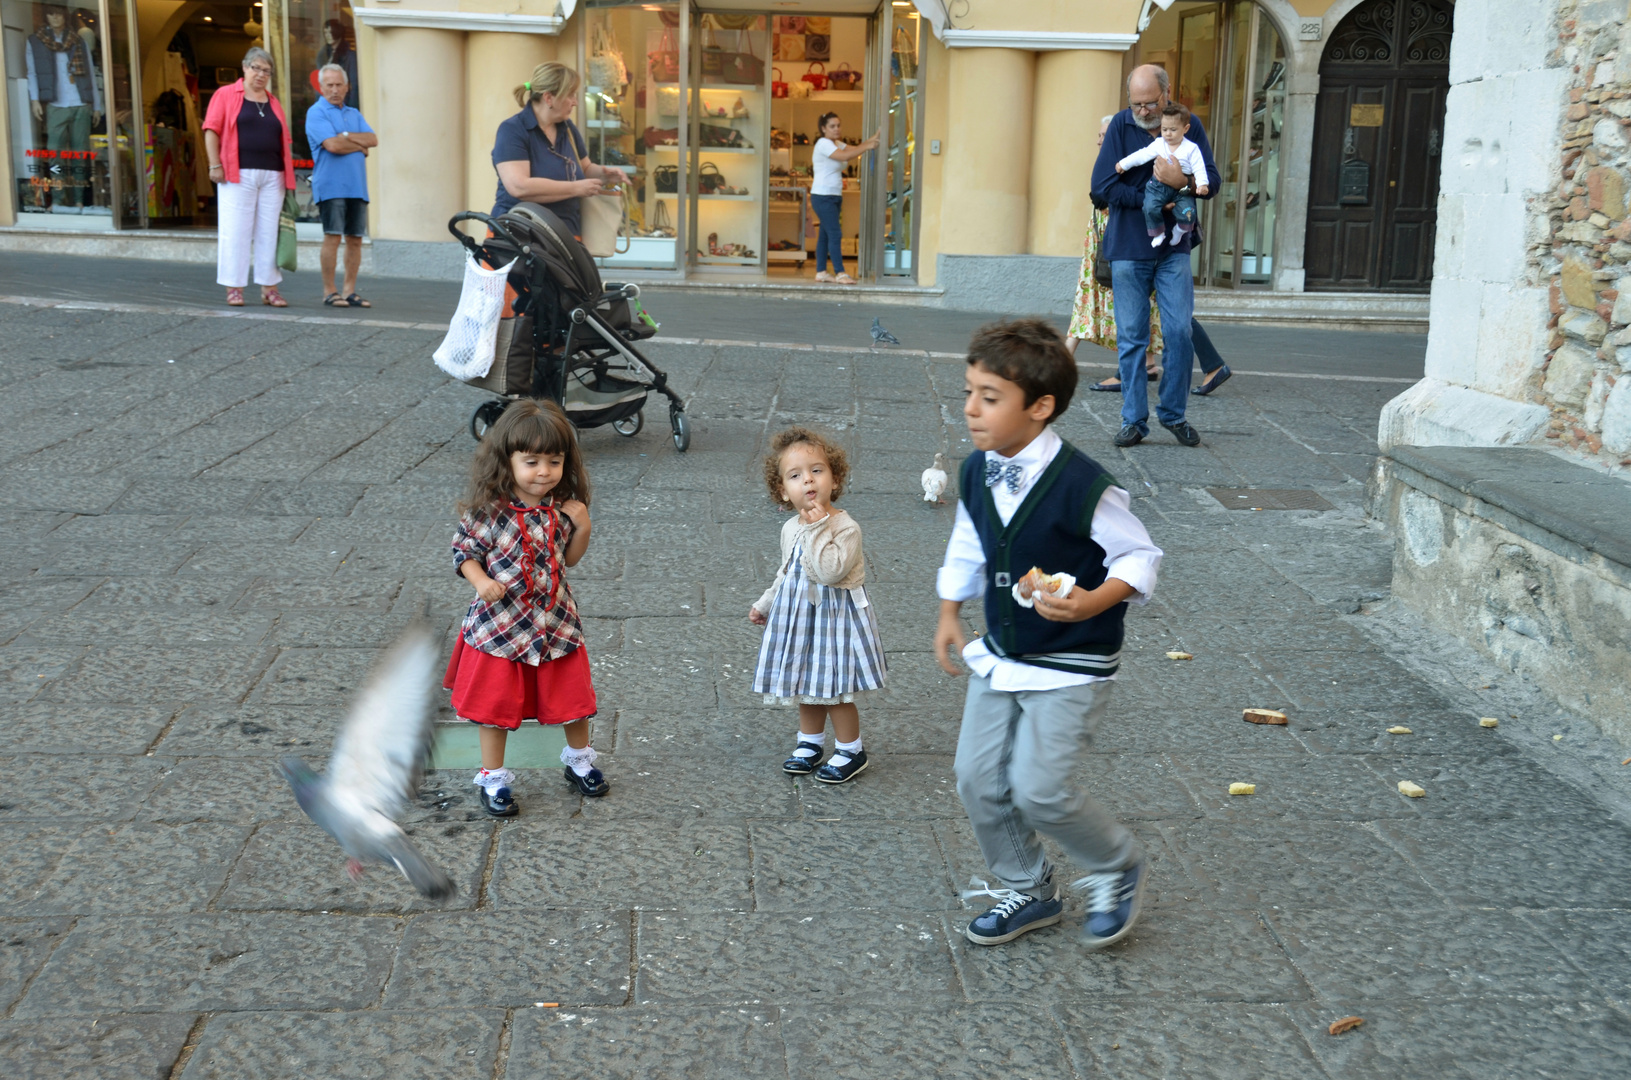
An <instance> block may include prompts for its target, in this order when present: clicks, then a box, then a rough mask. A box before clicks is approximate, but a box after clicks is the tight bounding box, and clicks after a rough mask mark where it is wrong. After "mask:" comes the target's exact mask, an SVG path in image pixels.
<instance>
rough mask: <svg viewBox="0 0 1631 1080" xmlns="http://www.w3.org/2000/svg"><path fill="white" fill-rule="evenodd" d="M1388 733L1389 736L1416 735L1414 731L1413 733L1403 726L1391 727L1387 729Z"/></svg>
mask: <svg viewBox="0 0 1631 1080" xmlns="http://www.w3.org/2000/svg"><path fill="white" fill-rule="evenodd" d="M1387 733H1388V734H1389V735H1414V734H1415V732H1414V731H1411V730H1410V729H1409V728H1407V727H1404V726H1403V725H1399V726H1395V727H1390V728H1388V729H1387Z"/></svg>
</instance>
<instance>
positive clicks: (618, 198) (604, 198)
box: [578, 184, 629, 259]
mask: <svg viewBox="0 0 1631 1080" xmlns="http://www.w3.org/2000/svg"><path fill="white" fill-rule="evenodd" d="M628 190H629V187H628V185H627V184H625V185H624V186H623V190H622V191H612V192H607V193H605V194H603V195H595V196H593V197H591V198H587V199H579V200H578V206H579V211H580V213H581V215H582V218H583V221H582V225H583V247H584V250H586V251H588V252H589V254H591V255H593V256H594V257H595V258H597V259H609V258H611V257H612V256H613V255H617V254H620V253H622V252H625V251H627V250H629V244H628V235H629V206H628ZM620 240H621V241H622V242H623V246H622V247H618V246H617V245H618V241H620Z"/></svg>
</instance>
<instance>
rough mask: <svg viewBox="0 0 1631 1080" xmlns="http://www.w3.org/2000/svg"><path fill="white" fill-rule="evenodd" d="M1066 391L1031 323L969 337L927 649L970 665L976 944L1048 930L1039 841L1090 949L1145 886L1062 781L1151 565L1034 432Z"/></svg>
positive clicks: (1129, 842) (1109, 502)
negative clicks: (979, 621)
mask: <svg viewBox="0 0 1631 1080" xmlns="http://www.w3.org/2000/svg"><path fill="white" fill-rule="evenodd" d="M1075 391H1076V364H1075V362H1074V361H1073V360H1072V359H1071V357H1070V353H1068V352H1066V351H1065V343H1064V341H1063V339H1061V338H1060V336H1059V334H1058V333H1057V332H1055V331H1054V329H1053V328H1052V327H1050V326H1049V325H1047V324H1046V323H1044V322H1042V321H1041V320H1038V319H1024V320H1020V321H1018V322H1003V323H993V324H991V325H988V326H985V327H982V328H981V329H980V330H979V331H977V332H976V333H975V335H974V340H973V341H972V342H971V343H970V345H969V352H968V367H967V369H966V372H965V375H964V394H965V395H966V396H965V399H964V404H963V416H964V417H965V418H966V420H967V421H968V431H969V438H970V439H971V440H972V441H973V443H974V445H975V447H976V451H975V452H974V453H973V454H970V455H969V457H968V459H967V460H966V461H965V462H963V468H962V474H961V482H960V484H959V485H958V490H959V492H960V493H961V494H960V495H959V500H958V504H957V521H956V524H955V525H954V526H953V527H952V534H951V542H950V543H949V544H948V545H947V547H946V561H945V564H944V565H943V566H942V567H941V568H940V577H939V583H938V585H939V593H940V624H939V626H938V627H937V628H936V630H935V634H934V652H935V658H936V659H937V660H939V662H940V666H941V667H942V668H944V669H945V670H946V671H947V672H948V673H950V674H952V675H957V674H961V672H959V671H958V669H957V668H956V667H955V665H954V663H953V661H952V658H951V656H950V655H949V650H950V648H951V647H952V646H956V647H957V648H958V649H959V650H960V651H961V652H962V656H963V660H964V662H965V663H966V664H967V665H968V667H969V670H970V672H971V674H970V677H969V688H968V699H967V701H966V703H965V704H964V706H963V726H962V731H961V733H960V734H959V735H958V739H957V766H956V771H957V794H958V795H959V796H961V798H962V800H963V807H964V809H965V810H967V811H968V816H969V821H970V823H971V824H972V825H973V826H974V835H975V838H976V839H977V840H978V841H979V844H980V851H981V852H982V853H983V854H984V855H985V861H986V865H987V866H989V867H990V868H991V872H992V873H993V874H994V875H995V876H996V878H997V884H998V886H1000V887H998V888H990V887H987V888H983V889H980V890H977V891H976V892H973V893H966V894H964V895H965V896H973V895H987V896H991V897H993V898H994V899H995V900H996V901H997V903H996V905H995V906H994V907H992V908H991V909H990V910H989V911H987V912H986V913H985V914H983V915H981V916H980V917H979V918H977V919H975V920H974V921H973V922H972V923H971V924H969V927H968V929H967V930H966V931H965V933H966V934H967V935H968V939H969V940H970V941H972V942H974V943H975V944H978V945H1000V944H1002V943H1003V942H1005V941H1012V940H1013V939H1014V938H1017V937H1019V936H1020V935H1021V934H1025V933H1029V932H1030V931H1032V930H1036V929H1039V928H1040V927H1044V926H1052V925H1053V924H1054V923H1057V922H1058V921H1059V920H1060V918H1061V914H1062V911H1063V907H1064V905H1063V903H1062V902H1061V901H1060V899H1059V886H1058V884H1057V883H1056V882H1055V881H1054V869H1053V867H1052V866H1050V865H1048V862H1047V859H1046V857H1045V856H1044V855H1043V852H1042V843H1041V840H1040V838H1039V837H1038V836H1037V833H1038V832H1039V831H1040V832H1042V833H1045V834H1046V835H1048V836H1050V837H1052V838H1053V839H1054V840H1056V841H1058V843H1059V845H1060V846H1061V847H1063V848H1064V849H1065V852H1066V854H1068V855H1069V856H1070V858H1071V860H1072V861H1073V862H1075V863H1077V864H1078V865H1080V866H1082V867H1084V868H1085V869H1086V870H1087V871H1088V873H1087V876H1086V877H1084V878H1082V879H1080V880H1079V881H1076V882H1073V883H1072V885H1073V887H1075V888H1081V889H1085V890H1086V891H1087V911H1088V917H1087V925H1086V927H1085V929H1084V932H1083V939H1084V941H1086V943H1087V944H1088V945H1089V946H1090V947H1092V948H1102V947H1104V946H1106V945H1112V944H1114V943H1115V942H1117V941H1120V940H1121V939H1122V938H1123V937H1125V936H1126V935H1127V932H1128V931H1129V930H1131V929H1132V926H1133V923H1134V921H1135V920H1136V919H1137V918H1138V912H1139V907H1140V904H1141V902H1142V900H1143V893H1144V886H1145V883H1146V881H1147V879H1148V876H1149V864H1148V862H1147V861H1146V859H1145V856H1144V853H1143V852H1142V851H1141V850H1140V849H1139V846H1138V843H1137V841H1135V840H1134V839H1133V836H1132V833H1130V832H1129V831H1128V830H1127V829H1126V828H1125V827H1124V826H1122V825H1121V824H1119V823H1117V822H1116V820H1115V819H1114V818H1112V817H1111V816H1110V815H1109V814H1108V813H1106V812H1105V810H1104V809H1103V808H1102V807H1101V806H1099V804H1098V803H1096V802H1094V801H1093V799H1092V798H1090V797H1089V796H1088V794H1087V793H1086V792H1085V791H1082V790H1080V789H1079V788H1077V787H1076V786H1074V785H1073V783H1072V780H1071V777H1072V773H1074V772H1075V770H1076V767H1077V765H1078V764H1079V763H1080V762H1081V761H1082V758H1083V756H1084V754H1085V753H1086V752H1087V749H1088V744H1089V742H1090V741H1091V738H1092V735H1093V729H1094V728H1095V726H1096V725H1097V724H1098V722H1099V720H1100V718H1101V717H1102V716H1103V715H1104V712H1105V707H1106V705H1107V704H1108V703H1109V700H1110V688H1111V686H1112V685H1113V684H1112V682H1111V680H1112V679H1113V678H1114V676H1115V673H1116V667H1117V665H1118V664H1119V663H1120V659H1121V637H1122V616H1123V614H1124V613H1125V611H1126V610H1127V604H1128V603H1129V602H1132V603H1140V604H1142V603H1144V602H1146V601H1147V600H1149V598H1150V594H1151V593H1152V592H1153V591H1154V589H1155V577H1156V572H1157V570H1158V569H1159V568H1160V565H1161V549H1160V548H1158V547H1156V546H1155V545H1154V544H1153V543H1151V542H1150V535H1149V533H1148V532H1146V531H1145V529H1144V525H1143V523H1142V522H1140V521H1139V520H1138V518H1136V517H1134V516H1133V514H1132V511H1131V510H1130V509H1129V497H1128V495H1127V492H1126V491H1124V490H1123V489H1121V488H1120V487H1118V486H1116V482H1115V480H1114V478H1113V477H1111V476H1110V474H1109V473H1107V472H1105V470H1104V468H1103V467H1102V466H1100V465H1099V464H1098V463H1097V462H1095V461H1094V460H1093V459H1091V458H1089V457H1088V456H1087V455H1085V454H1083V453H1082V452H1081V451H1080V450H1077V449H1076V448H1075V447H1073V446H1071V445H1070V444H1069V443H1066V442H1065V441H1064V440H1062V439H1061V438H1060V437H1059V436H1058V435H1057V434H1055V432H1054V431H1053V429H1052V428H1051V427H1050V426H1049V425H1050V424H1052V423H1053V421H1054V420H1055V419H1057V418H1058V417H1060V416H1062V415H1064V412H1065V410H1066V409H1067V408H1068V407H1069V405H1070V399H1071V396H1072V394H1074V393H1075ZM1032 567H1037V568H1040V570H1041V571H1042V572H1043V573H1045V574H1048V575H1054V574H1060V573H1063V574H1069V575H1073V576H1074V579H1075V583H1074V585H1069V583H1062V584H1063V586H1064V587H1061V588H1060V591H1061V592H1063V593H1064V595H1063V596H1055V595H1051V594H1050V593H1049V592H1048V591H1046V588H1047V586H1048V585H1049V584H1051V583H1044V586H1043V587H1042V588H1040V589H1032V588H1026V587H1023V586H1029V585H1031V584H1032V581H1033V580H1034V579H1028V572H1029V571H1030V570H1031V568H1032ZM1022 579H1028V580H1026V581H1024V582H1023V585H1022ZM1016 586H1020V587H1016ZM980 593H984V596H985V622H986V627H987V633H986V635H985V637H983V638H981V639H979V640H977V641H974V642H972V643H969V644H967V645H966V646H965V644H964V639H963V631H962V626H961V623H960V620H959V611H960V608H961V607H962V604H963V601H965V600H969V599H972V598H973V597H974V596H976V595H978V594H980ZM1022 597H1023V599H1022ZM1027 605H1029V606H1027ZM978 884H981V885H984V882H979V883H978Z"/></svg>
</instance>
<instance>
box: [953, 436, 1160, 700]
mask: <svg viewBox="0 0 1631 1080" xmlns="http://www.w3.org/2000/svg"><path fill="white" fill-rule="evenodd" d="M1063 445H1064V441H1063V440H1062V439H1060V438H1059V436H1058V435H1057V434H1055V433H1054V430H1053V428H1051V427H1048V428H1043V429H1042V434H1040V435H1038V436H1037V437H1036V438H1035V439H1032V440H1031V443H1030V445H1029V446H1027V447H1026V448H1025V449H1023V450H1021V451H1020V452H1019V453H1017V454H1015V455H1014V456H1013V457H1011V458H1005V457H1003V456H1002V455H1001V454H996V453H991V452H987V453H986V460H987V461H996V462H998V463H999V464H1003V465H1006V464H1009V463H1010V462H1012V463H1014V464H1017V465H1019V466H1020V468H1022V469H1023V470H1024V474H1023V477H1022V479H1021V483H1020V487H1019V490H1018V491H1014V492H1010V491H1009V490H1008V485H1007V484H1002V483H999V484H996V485H995V486H993V487H992V488H991V501H992V502H993V503H994V504H995V505H996V508H997V516H998V517H1000V518H1001V519H1002V523H1003V524H1004V525H1007V524H1008V522H1009V521H1010V520H1012V518H1013V516H1014V512H1015V511H1017V510H1018V509H1019V507H1020V504H1021V503H1023V502H1024V501H1025V497H1026V496H1027V495H1029V494H1030V493H1031V488H1033V487H1035V486H1036V482H1037V480H1038V479H1039V478H1040V477H1041V476H1042V474H1043V472H1045V471H1046V470H1047V467H1048V466H1049V465H1050V464H1051V463H1052V462H1053V459H1054V458H1055V457H1056V456H1058V454H1059V451H1060V449H1061V448H1062V446H1063ZM976 494H978V493H977V492H963V493H962V496H963V497H962V498H960V499H958V500H957V521H956V524H954V525H953V526H952V528H951V540H950V541H949V542H948V543H947V544H946V561H945V563H944V564H942V565H941V567H940V573H939V575H938V576H937V579H936V583H935V584H936V589H937V591H938V592H939V594H940V599H942V600H956V601H958V602H959V603H961V602H963V601H967V600H972V599H973V598H974V597H976V596H983V595H984V594H985V583H986V562H985V549H984V548H982V547H981V546H980V536H979V533H977V532H976V531H975V529H974V520H973V519H972V518H970V517H969V516H968V508H967V507H966V506H965V505H964V504H963V499H966V498H973V497H974V496H975V495H976ZM1131 502H1132V497H1131V496H1130V495H1128V494H1127V492H1126V490H1125V489H1123V488H1119V487H1110V488H1106V489H1105V491H1104V494H1103V495H1102V496H1101V497H1100V498H1099V505H1098V507H1097V508H1095V509H1094V511H1093V523H1092V525H1091V526H1090V527H1089V535H1090V536H1092V538H1093V542H1094V543H1096V544H1098V545H1099V546H1100V547H1102V548H1103V549H1104V565H1105V568H1106V570H1107V571H1108V574H1107V576H1108V577H1113V578H1116V579H1117V580H1120V581H1125V582H1126V583H1127V584H1129V585H1131V586H1132V587H1133V589H1134V590H1135V594H1134V595H1133V596H1131V597H1129V598H1128V601H1127V602H1128V603H1130V604H1147V603H1149V600H1150V597H1151V596H1152V595H1153V594H1154V593H1155V579H1156V575H1157V574H1158V573H1159V572H1160V569H1161V556H1162V551H1161V549H1160V548H1158V547H1156V546H1155V544H1154V543H1153V542H1152V541H1151V540H1150V534H1149V531H1148V530H1147V529H1145V528H1144V523H1143V522H1142V521H1140V520H1138V518H1137V517H1136V516H1135V515H1134V514H1133V512H1132V510H1131V508H1130V507H1131ZM1026 569H1029V567H1027V568H1026ZM1042 569H1043V570H1048V567H1046V566H1044V567H1043V568H1042ZM963 662H964V663H965V664H967V665H968V667H969V670H970V671H972V672H974V674H976V675H978V676H980V677H981V678H982V679H989V680H991V689H993V690H1000V691H1005V692H1009V693H1012V692H1015V691H1020V690H1058V689H1059V688H1061V687H1065V686H1080V685H1082V684H1083V683H1090V682H1102V681H1104V679H1105V677H1104V676H1100V675H1083V674H1081V673H1078V672H1070V671H1056V670H1054V669H1053V668H1044V667H1037V666H1036V665H1034V664H1023V663H1020V662H1019V661H1017V660H1005V659H1002V658H1001V657H998V656H993V655H992V654H991V651H990V650H989V649H987V648H986V647H985V641H984V640H983V639H981V638H975V639H974V640H973V641H971V642H969V643H968V644H967V645H966V646H964V648H963ZM1109 678H1111V679H1114V678H1115V676H1114V675H1111V676H1109Z"/></svg>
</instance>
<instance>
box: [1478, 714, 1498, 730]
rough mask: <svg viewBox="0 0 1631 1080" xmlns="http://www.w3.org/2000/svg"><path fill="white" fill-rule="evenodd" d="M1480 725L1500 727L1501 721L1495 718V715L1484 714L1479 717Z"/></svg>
mask: <svg viewBox="0 0 1631 1080" xmlns="http://www.w3.org/2000/svg"><path fill="white" fill-rule="evenodd" d="M1478 726H1479V727H1500V726H1501V722H1500V721H1499V720H1497V719H1495V717H1493V716H1484V717H1480V718H1479V720H1478Z"/></svg>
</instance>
